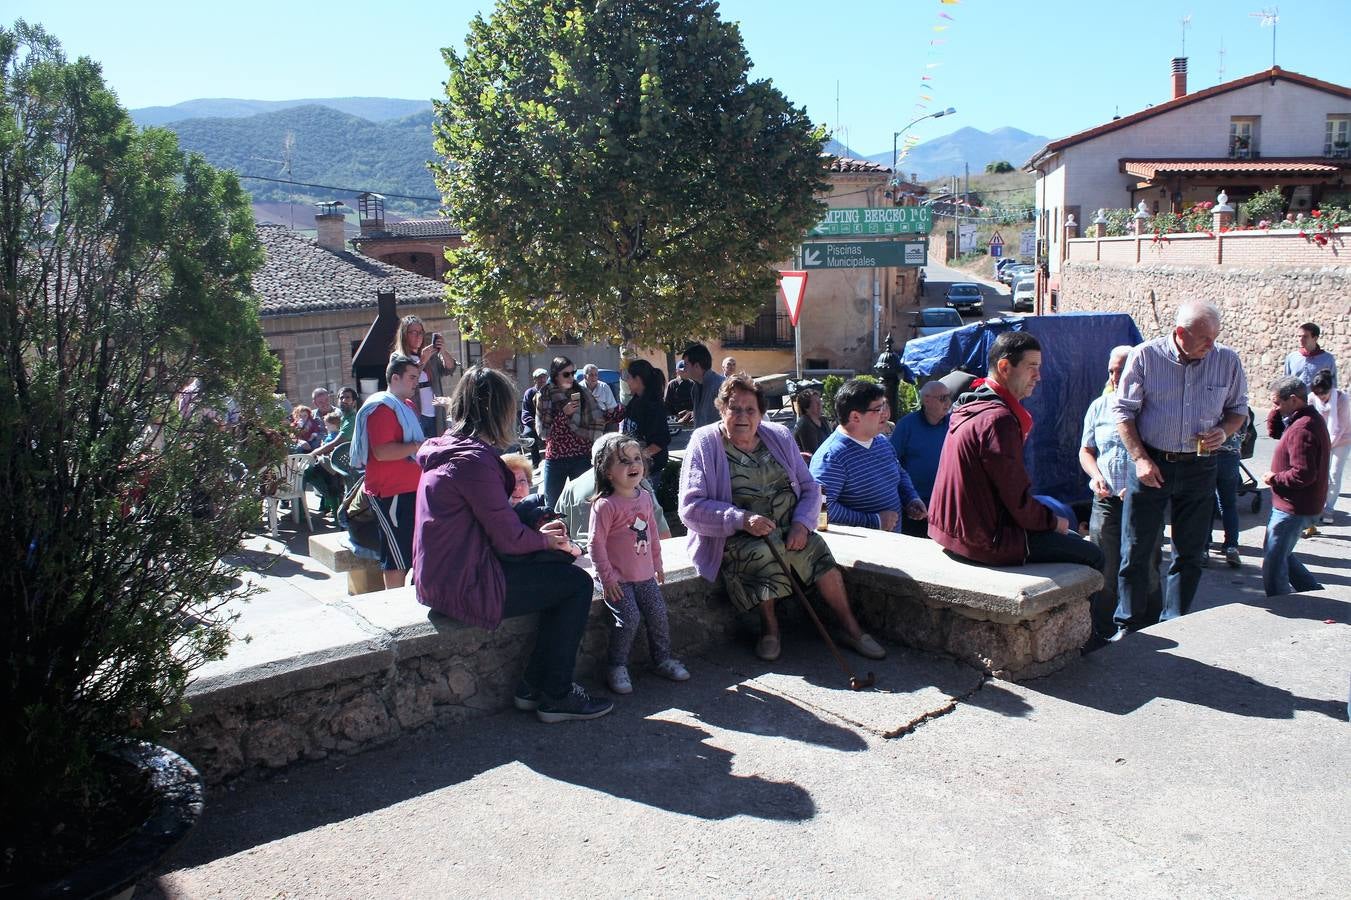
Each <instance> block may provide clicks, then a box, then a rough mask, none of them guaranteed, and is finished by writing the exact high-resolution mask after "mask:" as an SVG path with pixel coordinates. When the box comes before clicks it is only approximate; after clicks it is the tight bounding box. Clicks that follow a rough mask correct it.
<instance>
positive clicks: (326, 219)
mask: <svg viewBox="0 0 1351 900" xmlns="http://www.w3.org/2000/svg"><path fill="white" fill-rule="evenodd" d="M342 205H343V202H342V201H341V200H334V201H332V202H330V203H316V204H315V206H317V207H319V211H318V212H317V213H315V214H314V226H315V228H317V229H318V231H319V234H318V236H317V238H316V239H315V243H317V244H318V245H319V246H320V247H323V248H324V249H325V250H332V251H334V252H335V253H340V252H342V251H343V250H346V249H347V234H346V232H345V230H344V229H345V226H346V223H347V220H346V217H345V216H343V214H342V210H341V209H339V207H340V206H342Z"/></svg>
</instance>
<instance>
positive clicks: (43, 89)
mask: <svg viewBox="0 0 1351 900" xmlns="http://www.w3.org/2000/svg"><path fill="white" fill-rule="evenodd" d="M0 97H3V113H2V114H0V223H3V224H2V225H0V354H2V355H3V360H2V361H0V497H3V503H2V504H0V545H2V546H3V553H4V558H5V564H4V565H3V566H0V594H3V596H4V598H5V600H4V602H3V603H2V604H0V652H2V653H3V659H4V671H3V674H0V733H3V734H4V735H5V739H4V741H2V742H0V822H2V823H4V825H3V829H0V830H2V831H3V835H0V836H2V837H3V839H4V843H3V844H2V845H0V868H3V869H4V872H2V873H0V883H3V884H10V883H11V879H10V877H9V876H10V873H11V871H21V870H22V866H23V865H24V864H26V863H28V862H31V861H32V858H33V857H34V856H35V855H39V856H40V855H43V854H46V855H48V856H58V857H59V856H63V855H64V854H67V853H78V852H79V851H80V850H81V849H82V847H81V841H82V840H83V837H82V835H84V832H83V831H82V830H81V827H80V826H81V825H83V824H84V823H86V822H88V821H91V820H92V819H94V818H95V817H94V816H92V812H93V811H94V810H95V809H97V808H99V807H100V806H101V805H104V802H105V801H108V800H110V799H111V800H112V801H114V802H116V801H117V800H118V799H119V798H118V797H117V796H116V795H115V790H114V789H113V788H111V787H109V786H108V785H107V783H106V782H104V781H103V780H102V779H101V777H100V771H101V769H100V768H99V767H97V766H95V765H94V764H93V759H94V754H95V752H96V751H97V750H99V749H100V748H101V747H104V746H106V745H107V742H108V741H110V740H112V739H115V738H117V737H118V736H122V735H129V734H136V735H143V736H153V734H154V733H155V732H156V731H157V730H159V729H160V728H162V727H164V726H165V725H166V724H168V723H169V722H171V721H172V719H173V718H174V717H175V715H177V714H178V713H179V711H180V705H181V700H182V696H183V691H184V686H185V684H186V683H187V679H188V675H189V673H190V671H191V670H192V669H193V668H194V667H195V666H197V665H199V664H200V663H201V662H203V661H205V660H207V659H210V658H213V657H219V656H221V655H222V654H223V653H224V649H225V646H226V643H227V641H228V638H229V635H228V630H227V627H226V626H227V620H226V616H225V614H224V612H223V609H222V604H224V603H225V602H226V601H229V600H232V599H236V598H239V597H242V596H244V595H245V594H247V591H244V590H240V589H239V588H237V587H236V586H235V585H237V582H236V581H235V579H234V574H235V570H233V569H232V568H231V567H230V566H228V565H225V564H223V563H222V562H221V560H222V557H224V556H225V555H226V554H228V553H230V552H231V551H233V550H234V549H235V548H236V547H237V545H238V541H239V537H240V534H241V532H242V530H243V528H244V527H245V525H246V524H247V523H249V522H250V521H256V520H257V516H258V513H259V506H258V502H257V500H256V499H255V498H256V497H257V479H256V478H255V477H253V475H252V473H255V472H257V471H258V470H259V468H260V465H261V463H263V462H264V461H266V460H268V459H270V458H272V457H271V456H270V454H269V452H268V450H267V447H268V443H267V441H266V439H265V437H263V436H262V432H261V430H260V429H259V428H258V427H256V426H257V422H258V420H259V417H260V413H259V412H258V411H259V410H262V409H264V408H265V404H267V403H268V402H269V401H270V392H271V385H272V384H274V383H275V378H276V367H275V363H274V362H273V361H272V359H271V357H270V355H269V353H268V351H267V348H266V345H265V344H264V342H263V340H262V334H261V330H260V327H259V322H258V313H257V304H256V301H255V300H254V299H253V298H252V297H251V296H250V293H249V292H250V283H251V278H252V274H253V272H254V270H255V269H256V268H257V266H258V265H259V263H260V262H261V259H262V254H261V250H260V247H259V245H258V243H257V241H256V240H255V238H254V233H253V222H252V217H251V215H250V211H249V206H248V201H247V199H246V197H245V195H244V194H243V192H242V191H241V190H240V188H239V185H238V183H237V181H236V180H235V178H234V177H233V176H231V175H226V174H222V173H220V172H218V171H216V170H215V169H212V168H211V167H210V166H208V165H206V164H205V163H204V162H202V160H201V159H200V158H196V157H193V158H186V159H185V158H184V156H183V154H182V153H181V152H180V151H179V149H178V147H177V144H176V142H175V140H174V137H173V135H172V134H170V133H169V132H167V131H163V130H159V129H149V130H147V131H144V132H139V131H137V130H136V129H135V128H134V127H133V126H132V124H131V122H130V120H129V119H128V118H127V115H126V113H125V112H124V111H123V110H122V109H121V108H120V107H119V106H118V104H117V101H116V98H115V97H114V96H113V95H112V93H111V92H109V91H108V90H107V89H106V88H105V87H104V85H103V80H102V76H101V74H100V71H99V67H98V66H97V65H96V64H95V63H93V62H91V61H89V60H88V59H81V60H79V61H78V62H74V63H71V62H68V61H67V60H66V59H65V58H64V56H63V55H62V53H61V49H60V45H59V44H58V43H57V42H56V41H55V40H54V39H53V38H52V37H50V36H49V35H47V34H46V33H45V32H44V31H43V30H42V29H41V28H38V27H32V26H29V25H27V24H25V23H24V22H23V21H19V22H18V23H16V25H15V26H14V29H13V30H6V29H3V28H0ZM193 377H199V378H200V379H201V383H200V391H199V392H198V394H197V397H196V399H197V401H198V406H197V407H196V414H194V415H189V416H188V417H187V418H186V419H184V418H180V417H179V415H178V412H177V411H178V405H177V404H176V403H175V392H176V390H177V389H178V388H179V387H181V386H182V385H183V384H184V382H186V381H188V380H189V379H190V378H193ZM227 397H233V398H235V399H236V400H237V401H238V407H239V409H240V410H241V423H240V425H239V426H238V427H237V428H236V429H229V428H227V427H225V425H224V423H223V422H221V421H209V420H206V418H205V417H204V416H203V415H202V411H203V410H204V409H206V408H207V407H208V406H210V407H214V408H216V409H218V410H222V411H224V410H225V409H227V403H228V401H227ZM110 795H111V796H110ZM11 866H13V867H15V868H14V869H13V870H12V869H11Z"/></svg>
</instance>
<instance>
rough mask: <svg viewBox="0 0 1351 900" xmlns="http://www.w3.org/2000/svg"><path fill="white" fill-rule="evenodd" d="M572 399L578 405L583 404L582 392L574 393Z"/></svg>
mask: <svg viewBox="0 0 1351 900" xmlns="http://www.w3.org/2000/svg"><path fill="white" fill-rule="evenodd" d="M572 399H573V401H574V402H576V403H581V402H582V392H581V391H573V392H572Z"/></svg>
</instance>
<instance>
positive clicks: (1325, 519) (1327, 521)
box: [1318, 516, 1332, 525]
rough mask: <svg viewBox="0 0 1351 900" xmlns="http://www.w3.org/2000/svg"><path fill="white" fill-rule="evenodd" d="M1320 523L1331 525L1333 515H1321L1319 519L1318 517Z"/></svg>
mask: <svg viewBox="0 0 1351 900" xmlns="http://www.w3.org/2000/svg"><path fill="white" fill-rule="evenodd" d="M1318 524H1319V525H1331V524H1332V516H1321V517H1319V519H1318Z"/></svg>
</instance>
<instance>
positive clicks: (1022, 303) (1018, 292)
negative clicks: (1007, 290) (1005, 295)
mask: <svg viewBox="0 0 1351 900" xmlns="http://www.w3.org/2000/svg"><path fill="white" fill-rule="evenodd" d="M1036 300H1037V279H1035V278H1019V279H1018V280H1017V281H1015V282H1014V283H1013V303H1012V308H1013V311H1014V312H1018V311H1019V310H1021V309H1024V308H1025V309H1026V310H1027V311H1028V312H1031V311H1032V306H1033V304H1034V303H1036Z"/></svg>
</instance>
